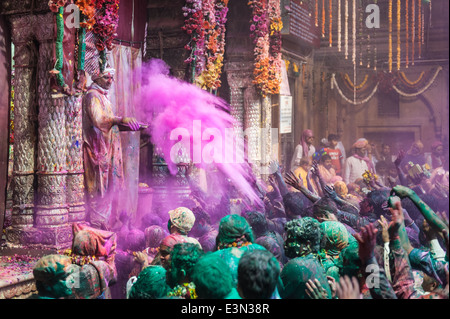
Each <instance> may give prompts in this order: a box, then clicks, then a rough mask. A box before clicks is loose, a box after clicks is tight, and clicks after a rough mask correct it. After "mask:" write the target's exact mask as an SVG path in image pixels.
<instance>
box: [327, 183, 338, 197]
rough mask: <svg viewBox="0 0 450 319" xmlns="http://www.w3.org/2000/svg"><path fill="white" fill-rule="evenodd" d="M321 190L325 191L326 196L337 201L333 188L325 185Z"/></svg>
mask: <svg viewBox="0 0 450 319" xmlns="http://www.w3.org/2000/svg"><path fill="white" fill-rule="evenodd" d="M323 190H324V191H325V193H326V194H328V196H329V197H330V198H332V199H337V197H338V195H337V193H336V190H335V189H334V186H330V185H325V186H324V188H323Z"/></svg>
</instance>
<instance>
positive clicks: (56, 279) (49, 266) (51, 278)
mask: <svg viewBox="0 0 450 319" xmlns="http://www.w3.org/2000/svg"><path fill="white" fill-rule="evenodd" d="M75 273H76V268H75V267H74V265H72V260H71V258H70V257H68V256H64V255H56V254H54V255H47V256H44V257H42V258H41V259H39V260H38V262H37V263H36V265H35V266H34V268H33V276H34V279H35V280H36V288H37V291H38V293H37V294H33V295H31V297H30V298H29V299H62V298H65V297H67V296H70V295H71V294H72V286H73V285H75V284H76V276H75V275H74V274H75Z"/></svg>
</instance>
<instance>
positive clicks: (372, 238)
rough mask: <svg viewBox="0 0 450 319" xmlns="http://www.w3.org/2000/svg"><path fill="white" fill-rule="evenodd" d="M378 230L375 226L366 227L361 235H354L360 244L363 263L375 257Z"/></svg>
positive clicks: (360, 255)
mask: <svg viewBox="0 0 450 319" xmlns="http://www.w3.org/2000/svg"><path fill="white" fill-rule="evenodd" d="M377 232H378V229H376V228H375V226H374V225H373V224H368V225H366V226H364V227H363V228H362V229H361V231H360V232H359V233H356V234H354V235H353V237H355V239H356V240H357V241H358V243H359V258H360V259H361V261H362V262H363V263H366V262H367V261H369V259H370V258H372V257H373V256H374V250H375V246H376V235H377Z"/></svg>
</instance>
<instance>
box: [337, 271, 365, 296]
mask: <svg viewBox="0 0 450 319" xmlns="http://www.w3.org/2000/svg"><path fill="white" fill-rule="evenodd" d="M336 290H337V295H338V298H339V299H361V295H360V291H359V283H358V279H357V278H356V277H352V278H351V279H350V278H349V277H348V276H347V275H345V276H344V277H341V278H340V279H339V283H338V284H337V287H336Z"/></svg>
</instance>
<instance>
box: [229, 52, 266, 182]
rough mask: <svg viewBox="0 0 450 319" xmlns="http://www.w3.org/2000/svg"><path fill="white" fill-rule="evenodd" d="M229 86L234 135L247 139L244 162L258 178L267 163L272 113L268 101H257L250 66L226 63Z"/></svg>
mask: <svg viewBox="0 0 450 319" xmlns="http://www.w3.org/2000/svg"><path fill="white" fill-rule="evenodd" d="M225 71H226V74H227V80H228V84H229V86H230V94H231V96H230V105H231V115H232V116H233V117H234V119H235V123H234V128H235V131H236V133H239V130H243V131H244V132H245V134H246V138H247V151H248V159H249V160H250V161H251V162H252V163H253V164H254V166H253V170H254V173H255V174H257V175H259V174H261V173H262V172H263V171H262V170H261V168H262V167H266V166H267V164H268V162H269V160H270V159H271V153H272V147H271V143H272V141H271V134H270V133H271V132H270V128H271V124H272V117H271V116H272V110H271V107H272V106H271V102H270V97H265V98H263V97H261V96H260V95H259V94H258V93H257V91H256V88H255V86H254V85H253V83H252V80H253V63H252V62H251V61H248V62H229V63H227V64H226V65H225Z"/></svg>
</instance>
